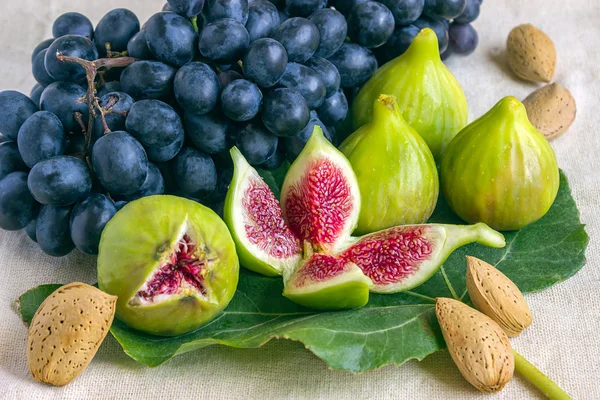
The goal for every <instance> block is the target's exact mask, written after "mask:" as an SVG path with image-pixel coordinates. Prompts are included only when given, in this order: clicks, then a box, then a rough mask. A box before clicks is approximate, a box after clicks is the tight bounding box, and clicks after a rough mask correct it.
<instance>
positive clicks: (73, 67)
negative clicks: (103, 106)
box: [45, 35, 98, 84]
mask: <svg viewBox="0 0 600 400" xmlns="http://www.w3.org/2000/svg"><path fill="white" fill-rule="evenodd" d="M58 53H61V54H62V55H63V56H71V57H77V58H82V59H84V60H88V61H93V60H95V59H97V58H98V51H96V47H95V46H94V43H92V41H91V40H90V39H88V38H86V37H83V36H77V35H67V36H63V37H60V38H58V39H56V40H55V41H54V42H53V43H52V45H51V46H50V47H48V50H47V52H46V57H45V66H46V71H47V72H48V75H50V77H51V78H52V79H54V80H56V81H65V82H74V83H79V84H84V83H86V82H87V79H86V76H85V70H84V69H83V67H82V66H80V65H77V64H74V63H67V62H63V61H60V60H59V59H58V58H57V54H58Z"/></svg>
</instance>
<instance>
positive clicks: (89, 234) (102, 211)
mask: <svg viewBox="0 0 600 400" xmlns="http://www.w3.org/2000/svg"><path fill="white" fill-rule="evenodd" d="M116 212H117V207H116V206H115V204H114V203H113V202H112V200H110V199H109V198H108V197H106V196H105V195H103V194H100V193H92V194H90V195H89V196H87V197H86V198H85V199H83V200H81V201H80V202H79V203H77V204H76V205H75V207H74V208H73V211H72V212H71V219H70V222H69V227H70V229H69V231H70V235H71V240H72V241H73V244H75V247H77V249H78V250H79V251H81V252H83V253H86V254H98V245H99V244H100V236H101V235H102V231H103V230H104V227H105V226H106V224H107V223H108V221H110V219H111V218H112V217H113V216H114V215H115V214H116Z"/></svg>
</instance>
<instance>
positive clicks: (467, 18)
mask: <svg viewBox="0 0 600 400" xmlns="http://www.w3.org/2000/svg"><path fill="white" fill-rule="evenodd" d="M480 9H481V2H480V0H467V6H466V7H465V10H464V11H463V12H462V14H460V15H459V16H458V17H456V18H454V22H455V23H459V24H468V23H471V22H473V21H475V20H476V19H477V17H479V11H480Z"/></svg>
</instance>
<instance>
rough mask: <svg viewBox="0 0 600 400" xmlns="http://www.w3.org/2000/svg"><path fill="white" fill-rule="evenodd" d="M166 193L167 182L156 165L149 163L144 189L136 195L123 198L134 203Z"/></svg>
mask: <svg viewBox="0 0 600 400" xmlns="http://www.w3.org/2000/svg"><path fill="white" fill-rule="evenodd" d="M164 193H165V181H164V178H163V176H162V174H161V173H160V171H159V169H158V168H157V167H156V165H154V164H152V163H148V174H147V175H146V180H145V181H144V184H143V185H142V187H141V188H140V189H139V190H138V191H137V192H135V193H132V194H129V195H125V196H123V199H125V200H127V201H134V200H137V199H141V198H142V197H148V196H154V195H157V194H164Z"/></svg>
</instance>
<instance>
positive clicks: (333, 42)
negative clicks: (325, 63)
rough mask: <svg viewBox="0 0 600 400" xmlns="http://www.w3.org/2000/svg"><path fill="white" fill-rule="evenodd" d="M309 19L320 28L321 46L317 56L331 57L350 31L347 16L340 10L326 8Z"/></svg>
mask: <svg viewBox="0 0 600 400" xmlns="http://www.w3.org/2000/svg"><path fill="white" fill-rule="evenodd" d="M308 19H309V20H310V21H311V22H312V23H313V24H315V25H316V27H317V29H319V38H320V39H319V47H318V48H317V51H316V53H315V56H318V57H325V58H327V57H331V56H332V55H333V54H334V53H335V52H336V51H337V50H338V49H339V48H340V47H341V46H342V44H343V43H344V40H346V35H347V32H348V24H347V23H346V18H344V16H343V15H342V14H341V13H340V12H339V11H336V10H332V9H331V8H324V9H322V10H319V11H317V12H315V13H314V14H312V15H311V16H310V17H308Z"/></svg>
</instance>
